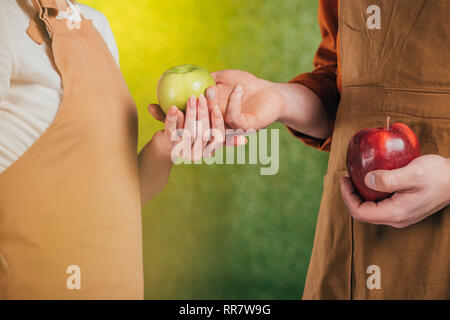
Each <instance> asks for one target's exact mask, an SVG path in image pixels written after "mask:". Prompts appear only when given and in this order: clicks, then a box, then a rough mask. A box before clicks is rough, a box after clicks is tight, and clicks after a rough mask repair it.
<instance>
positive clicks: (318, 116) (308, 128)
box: [269, 82, 331, 139]
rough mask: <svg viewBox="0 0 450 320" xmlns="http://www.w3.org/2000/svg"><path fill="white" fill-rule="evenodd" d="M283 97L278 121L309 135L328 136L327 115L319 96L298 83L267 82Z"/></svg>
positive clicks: (322, 137) (320, 137)
mask: <svg viewBox="0 0 450 320" xmlns="http://www.w3.org/2000/svg"><path fill="white" fill-rule="evenodd" d="M269 85H270V86H272V87H273V88H275V89H276V90H277V91H278V92H279V93H280V94H281V96H282V97H283V98H284V106H283V108H282V110H281V111H280V118H279V121H280V122H281V123H283V124H285V125H287V126H288V127H290V128H292V129H294V130H296V131H298V132H301V133H304V134H307V135H309V136H312V137H315V138H319V139H326V138H328V137H329V136H330V134H331V132H330V126H329V122H328V116H327V114H326V111H325V108H324V106H323V103H322V101H321V100H320V98H319V97H318V96H317V95H316V94H315V93H314V92H313V91H311V90H310V89H308V88H307V87H305V86H303V85H301V84H298V83H274V82H270V84H269Z"/></svg>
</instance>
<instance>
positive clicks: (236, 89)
mask: <svg viewBox="0 0 450 320" xmlns="http://www.w3.org/2000/svg"><path fill="white" fill-rule="evenodd" d="M212 75H213V77H214V80H215V81H216V84H217V86H216V87H211V88H209V89H208V90H207V92H206V97H207V99H208V101H209V102H210V105H216V104H217V105H219V107H220V108H221V110H222V112H223V113H224V118H225V122H226V124H227V125H228V126H230V127H232V128H234V129H243V130H248V129H254V130H259V129H262V128H265V127H267V126H269V125H270V124H272V123H274V122H275V121H278V120H279V119H280V117H281V114H282V112H283V109H284V107H285V102H284V99H283V97H282V96H281V95H280V93H279V92H278V91H277V90H275V89H274V88H273V87H271V86H270V83H269V82H268V81H265V80H262V79H259V78H257V77H255V76H254V75H252V74H250V73H248V72H244V71H239V70H224V71H219V72H215V73H213V74H212Z"/></svg>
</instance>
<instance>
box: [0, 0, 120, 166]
mask: <svg viewBox="0 0 450 320" xmlns="http://www.w3.org/2000/svg"><path fill="white" fill-rule="evenodd" d="M78 6H79V8H80V10H81V13H82V14H83V16H84V17H85V18H86V19H91V20H92V22H93V24H94V26H95V27H96V29H97V30H98V31H99V33H100V34H101V36H102V37H103V39H104V40H105V42H106V44H107V45H108V47H109V49H110V51H111V53H112V55H113V57H114V58H115V60H116V61H117V63H119V52H118V49H117V45H116V42H115V40H114V36H113V33H112V31H111V28H110V26H109V23H108V20H107V19H106V17H105V16H104V15H103V14H102V13H100V12H98V11H96V10H94V9H92V8H90V7H87V6H85V5H81V4H78ZM34 12H35V11H34V7H33V5H32V3H31V0H0V173H1V172H3V171H4V170H5V169H6V168H8V167H9V166H10V165H11V164H12V163H14V161H16V160H17V159H18V158H20V157H21V156H22V155H23V154H24V153H25V152H26V151H27V150H28V148H30V147H31V146H32V145H33V143H34V142H36V140H37V139H38V138H39V137H40V136H41V135H42V134H43V133H44V132H45V130H47V128H48V127H49V126H50V124H51V123H52V122H53V119H54V118H55V116H56V114H57V113H58V108H59V105H60V103H61V98H62V94H63V90H62V87H61V78H60V76H59V74H58V72H57V69H56V67H55V65H54V61H53V55H52V51H51V48H50V47H49V46H48V45H47V44H45V43H44V44H42V45H38V44H37V43H36V42H34V41H33V40H32V39H31V38H30V37H29V36H28V34H27V33H26V30H27V28H28V26H29V24H30V21H31V18H32V17H33V16H34ZM62 17H63V15H61V18H62Z"/></svg>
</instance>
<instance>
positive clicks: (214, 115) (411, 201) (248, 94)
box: [149, 70, 450, 228]
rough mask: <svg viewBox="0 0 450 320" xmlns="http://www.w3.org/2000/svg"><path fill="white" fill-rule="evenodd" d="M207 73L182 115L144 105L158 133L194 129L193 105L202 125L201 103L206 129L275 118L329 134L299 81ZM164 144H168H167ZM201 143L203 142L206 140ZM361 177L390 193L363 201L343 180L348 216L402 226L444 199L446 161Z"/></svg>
mask: <svg viewBox="0 0 450 320" xmlns="http://www.w3.org/2000/svg"><path fill="white" fill-rule="evenodd" d="M212 76H213V79H214V81H215V83H216V85H211V86H210V87H209V88H208V89H207V91H206V99H205V97H204V96H203V95H200V98H199V99H198V100H197V102H196V103H194V100H196V99H193V98H192V99H190V101H191V102H188V105H187V109H186V116H185V118H184V115H183V112H181V111H180V110H177V109H171V111H169V113H168V116H167V117H166V116H165V113H164V112H163V110H162V109H161V108H160V106H158V105H150V106H149V112H150V113H151V114H152V115H153V117H155V118H156V119H157V120H159V121H166V129H165V130H164V132H166V131H173V130H174V128H185V127H186V126H187V128H190V129H189V130H194V129H192V123H193V121H192V120H193V119H194V118H195V116H194V111H193V109H194V104H195V105H196V106H195V107H196V108H197V110H198V111H197V112H196V114H197V117H198V121H199V122H200V123H203V124H204V125H205V124H206V127H208V124H207V123H206V122H207V120H206V117H207V116H206V115H208V111H205V105H206V107H207V109H208V110H209V115H210V116H209V119H210V121H211V122H216V123H215V124H214V123H213V124H212V125H211V126H209V127H212V128H219V130H220V131H221V132H225V127H227V126H228V127H230V128H233V129H244V130H248V129H254V130H259V129H262V128H265V127H267V126H269V125H270V124H272V123H274V122H276V121H279V122H282V123H284V124H286V125H288V126H290V127H293V128H294V129H296V130H299V131H301V132H304V133H306V134H309V135H312V136H316V137H319V138H326V137H327V136H328V135H329V134H330V132H326V129H323V128H326V127H327V126H328V124H327V123H326V115H323V114H320V112H322V113H324V110H323V106H321V102H320V99H319V98H318V97H317V96H316V95H315V94H314V93H312V91H310V90H309V89H307V88H305V87H303V86H301V85H299V84H295V83H292V84H277V83H273V82H270V81H266V80H263V79H259V78H257V77H255V76H254V75H252V74H250V73H247V72H243V71H239V70H225V71H219V72H215V73H213V74H212ZM203 90H204V88H203ZM318 101H319V102H318ZM295 103H297V104H295ZM198 108H200V109H198ZM219 110H220V112H219ZM315 113H317V114H315ZM222 114H223V116H222ZM311 114H314V117H313V116H311ZM202 117H203V118H202ZM188 118H189V121H188ZM175 119H177V120H175ZM200 119H203V120H200ZM322 119H323V120H322ZM323 122H325V123H323ZM312 124H314V125H312ZM166 134H167V136H169V134H168V133H166ZM223 137H225V136H223ZM194 140H195V139H194ZM212 140H213V141H214V140H215V142H213V144H212V146H213V147H212V149H214V148H216V147H218V146H219V145H222V144H223V143H224V141H223V140H220V139H215V137H213V138H212ZM168 141H170V140H168ZM209 143H211V142H209ZM226 144H227V145H241V144H245V139H244V138H242V137H241V138H238V137H234V139H231V140H230V139H228V141H227V143H226ZM168 145H169V146H171V145H172V142H168ZM192 145H194V141H192ZM202 145H205V146H208V143H206V144H204V143H203V144H202ZM210 150H211V149H210ZM212 152H213V151H212ZM363 180H364V183H365V186H366V187H367V188H370V189H372V190H375V191H378V192H384V193H387V194H390V195H392V196H390V197H388V198H386V199H384V200H382V201H379V202H374V201H365V200H363V198H362V197H361V196H360V194H359V193H358V192H357V191H356V189H355V186H354V184H353V183H352V182H351V180H350V178H348V177H346V178H343V179H342V181H341V193H342V197H343V199H344V202H345V204H346V206H347V208H348V209H349V211H350V213H351V215H352V216H353V217H354V218H355V219H356V220H358V221H361V222H367V223H371V224H381V225H389V226H392V227H395V228H404V227H407V226H410V225H412V224H415V223H417V222H419V221H422V220H423V219H425V218H427V217H428V216H430V215H431V214H433V213H435V212H437V211H439V210H440V209H442V208H444V207H446V206H447V205H448V204H449V203H450V193H449V191H448V190H450V160H449V159H446V158H443V157H441V156H439V155H425V156H419V157H416V158H415V159H414V160H412V161H411V162H410V163H409V164H408V165H406V166H404V167H402V168H400V169H395V170H374V171H372V172H368V173H366V174H365V176H364V177H363Z"/></svg>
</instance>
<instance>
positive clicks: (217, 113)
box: [213, 105, 222, 118]
mask: <svg viewBox="0 0 450 320" xmlns="http://www.w3.org/2000/svg"><path fill="white" fill-rule="evenodd" d="M213 115H214V117H216V118H220V117H221V116H222V112H221V111H220V108H219V106H218V105H215V106H214V108H213Z"/></svg>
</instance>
